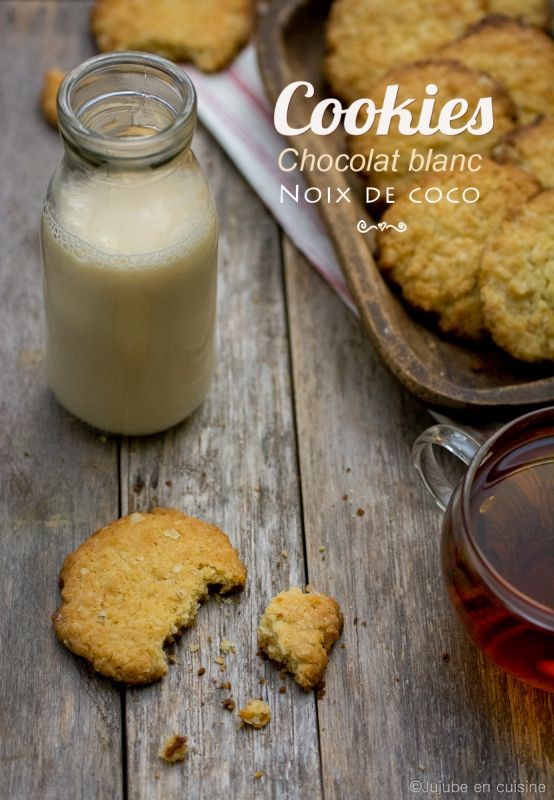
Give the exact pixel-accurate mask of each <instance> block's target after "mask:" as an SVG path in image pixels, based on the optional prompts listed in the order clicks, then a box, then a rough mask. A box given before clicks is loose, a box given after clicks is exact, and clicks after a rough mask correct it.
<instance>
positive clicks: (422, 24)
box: [324, 0, 484, 103]
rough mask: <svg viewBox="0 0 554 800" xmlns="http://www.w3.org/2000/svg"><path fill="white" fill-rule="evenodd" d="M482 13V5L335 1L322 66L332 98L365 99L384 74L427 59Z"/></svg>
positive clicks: (474, 1)
mask: <svg viewBox="0 0 554 800" xmlns="http://www.w3.org/2000/svg"><path fill="white" fill-rule="evenodd" d="M483 13H484V0H395V2H393V3H391V2H390V0H335V2H334V3H333V5H332V7H331V13H330V16H329V22H328V25H327V29H326V51H327V52H326V57H325V65H324V69H325V74H326V77H327V80H328V81H329V84H330V86H331V88H332V90H333V94H335V95H337V96H338V97H341V98H343V99H344V100H346V101H347V102H349V103H351V102H352V101H353V100H356V99H357V98H359V97H365V96H366V95H367V94H368V92H369V91H370V90H371V87H372V86H373V85H374V84H375V83H376V82H377V81H378V80H379V79H380V78H381V76H382V75H384V74H385V72H388V71H389V70H390V69H392V68H393V67H397V66H399V65H401V64H406V63H409V62H412V61H419V60H421V59H424V58H426V57H427V56H428V55H429V54H431V53H433V52H434V51H435V50H436V49H437V48H439V47H441V46H442V45H443V44H446V43H447V42H449V41H451V40H452V39H455V38H456V37H457V36H461V35H462V33H463V32H464V31H465V29H466V28H467V27H468V25H470V24H471V23H473V22H475V21H476V20H478V19H479V18H480V17H481V16H482V15H483Z"/></svg>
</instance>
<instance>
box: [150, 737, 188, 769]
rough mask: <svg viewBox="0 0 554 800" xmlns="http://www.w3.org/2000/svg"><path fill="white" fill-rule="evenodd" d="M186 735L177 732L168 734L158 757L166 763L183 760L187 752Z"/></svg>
mask: <svg viewBox="0 0 554 800" xmlns="http://www.w3.org/2000/svg"><path fill="white" fill-rule="evenodd" d="M188 749H189V745H188V736H180V735H179V734H178V733H176V734H174V735H173V736H169V737H168V738H167V739H166V740H165V742H164V743H163V745H162V746H161V747H160V750H159V752H158V755H159V757H160V758H161V759H162V760H163V761H167V763H168V764H176V763H177V762H178V761H184V760H185V758H186V755H187V753H188Z"/></svg>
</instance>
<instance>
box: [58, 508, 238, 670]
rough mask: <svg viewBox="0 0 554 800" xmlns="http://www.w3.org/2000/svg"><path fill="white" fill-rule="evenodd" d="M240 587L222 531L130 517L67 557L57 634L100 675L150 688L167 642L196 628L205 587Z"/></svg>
mask: <svg viewBox="0 0 554 800" xmlns="http://www.w3.org/2000/svg"><path fill="white" fill-rule="evenodd" d="M245 581H246V570H245V568H244V565H243V564H242V563H241V561H240V559H239V557H238V555H237V552H236V550H234V549H233V547H232V546H231V544H230V542H229V539H228V538H227V536H226V535H225V534H224V533H223V531H221V530H219V528H216V527H215V526H213V525H209V524H208V523H207V522H202V521H201V520H199V519H195V518H194V517H188V516H187V515H186V514H183V513H182V512H180V511H176V510H174V509H167V508H154V509H153V510H152V511H151V512H150V513H149V514H138V513H135V514H130V515H129V516H126V517H122V518H121V519H118V520H116V521H115V522H112V523H110V524H109V525H106V527H104V528H101V529H100V530H98V531H96V533H93V534H92V536H91V537H90V538H89V539H87V540H86V541H85V542H83V544H81V545H80V547H78V548H77V550H75V551H74V552H73V553H70V555H68V556H67V558H66V559H65V562H64V564H63V567H62V570H61V573H60V589H61V595H62V604H61V606H60V608H59V609H58V611H57V612H56V614H55V615H54V617H53V621H54V629H55V631H56V635H57V637H58V639H59V640H60V641H61V642H63V644H64V645H65V646H66V647H68V648H69V650H71V651H72V652H73V653H76V654H77V655H79V656H83V657H84V658H86V659H88V661H90V662H91V664H92V666H93V667H94V669H95V670H97V671H98V672H101V673H102V674H103V675H107V676H108V677H110V678H114V679H115V680H117V681H125V682H126V683H131V684H140V683H149V682H150V681H154V680H156V679H157V678H161V677H162V676H163V675H165V674H166V672H167V660H166V656H165V652H164V649H163V645H164V642H166V641H168V640H170V639H171V638H172V637H174V636H175V635H176V634H178V633H179V632H180V631H181V629H182V628H184V627H186V626H187V625H190V624H191V623H192V622H193V620H194V618H195V616H196V612H197V610H198V606H199V603H200V601H201V600H204V599H205V598H206V597H207V595H208V592H209V590H210V588H212V587H217V589H218V591H219V592H220V593H221V594H226V593H227V592H231V591H233V590H235V589H242V588H243V586H244V584H245Z"/></svg>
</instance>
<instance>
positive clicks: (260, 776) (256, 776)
mask: <svg viewBox="0 0 554 800" xmlns="http://www.w3.org/2000/svg"><path fill="white" fill-rule="evenodd" d="M263 776H264V773H263V772H262V771H261V770H257V772H255V773H254V780H255V781H259V780H260V778H263Z"/></svg>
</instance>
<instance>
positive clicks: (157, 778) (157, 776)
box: [154, 772, 162, 781]
mask: <svg viewBox="0 0 554 800" xmlns="http://www.w3.org/2000/svg"><path fill="white" fill-rule="evenodd" d="M161 777H162V776H161V774H160V773H159V772H155V773H154V778H155V779H156V780H157V781H159V780H160V778H161Z"/></svg>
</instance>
